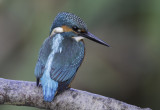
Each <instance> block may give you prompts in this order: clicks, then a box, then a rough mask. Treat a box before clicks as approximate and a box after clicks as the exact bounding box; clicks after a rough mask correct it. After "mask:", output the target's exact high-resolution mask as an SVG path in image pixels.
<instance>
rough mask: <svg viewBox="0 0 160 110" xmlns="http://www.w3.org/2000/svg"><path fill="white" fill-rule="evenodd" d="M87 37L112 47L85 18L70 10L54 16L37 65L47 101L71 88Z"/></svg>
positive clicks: (37, 72)
mask: <svg viewBox="0 0 160 110" xmlns="http://www.w3.org/2000/svg"><path fill="white" fill-rule="evenodd" d="M84 38H87V39H90V40H92V41H94V42H97V43H99V44H102V45H104V46H107V47H110V46H109V45H108V44H107V43H106V42H104V41H103V40H101V39H99V38H98V37H96V36H95V35H93V34H91V33H90V32H89V31H88V28H87V25H86V24H85V22H84V21H83V20H82V19H81V18H80V17H78V16H76V15H75V14H73V13H69V12H60V13H58V14H57V16H56V17H55V19H54V21H53V23H52V25H51V28H50V33H49V37H47V38H46V39H45V41H44V42H43V44H42V46H41V48H40V51H39V56H38V60H37V63H36V66H35V72H34V73H35V76H36V85H37V86H42V91H43V98H44V101H45V102H51V101H52V100H53V99H54V97H55V96H56V95H57V94H59V93H61V92H63V91H64V90H66V89H68V88H70V85H71V82H72V81H73V79H74V77H75V75H76V72H77V70H78V68H79V67H80V65H81V63H82V61H83V59H84V55H85V44H84V40H83V39H84Z"/></svg>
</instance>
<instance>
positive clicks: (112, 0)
mask: <svg viewBox="0 0 160 110" xmlns="http://www.w3.org/2000/svg"><path fill="white" fill-rule="evenodd" d="M61 11H67V12H72V13H75V14H76V15H78V16H80V17H81V18H82V19H83V20H84V21H85V22H86V23H87V25H88V28H89V31H90V32H91V33H93V34H95V35H96V36H97V37H99V38H101V39H103V40H104V41H106V42H107V43H108V44H110V45H111V46H112V48H107V47H104V46H102V45H99V44H97V43H94V42H92V41H89V40H87V39H86V40H85V44H86V56H85V59H84V62H83V64H82V66H81V67H80V69H79V71H78V73H77V76H76V78H75V80H74V81H73V83H72V87H73V88H76V89H81V90H85V91H89V92H93V93H96V94H101V95H104V96H107V97H112V98H115V99H118V100H121V101H124V102H127V103H129V104H133V105H137V106H140V107H150V108H152V109H153V110H158V108H160V85H159V84H160V58H159V57H160V44H159V43H160V0H95V1H93V0H79V1H77V0H63V1H62V0H61V1H60V0H59V1H58V0H0V77H2V78H8V79H15V80H27V81H35V76H34V68H35V64H36V61H37V57H38V51H39V49H40V46H41V45H42V43H43V41H44V39H45V38H46V37H48V35H49V30H50V26H51V23H52V21H53V19H54V17H55V16H56V15H57V13H58V12H61ZM21 109H23V110H36V108H31V107H17V106H8V105H0V110H21ZM37 110H38V109H37Z"/></svg>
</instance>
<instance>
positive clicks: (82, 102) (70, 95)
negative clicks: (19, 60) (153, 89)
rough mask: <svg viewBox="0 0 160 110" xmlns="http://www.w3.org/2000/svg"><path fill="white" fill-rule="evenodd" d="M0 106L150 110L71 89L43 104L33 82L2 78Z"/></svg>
mask: <svg viewBox="0 0 160 110" xmlns="http://www.w3.org/2000/svg"><path fill="white" fill-rule="evenodd" d="M0 104H10V105H18V106H31V107H36V108H44V109H54V110H151V109H149V108H144V109H142V108H139V107H136V106H134V105H129V104H126V103H124V102H121V101H118V100H115V99H112V98H108V97H104V96H101V95H97V94H93V93H89V92H85V91H81V90H76V89H72V88H71V89H68V90H66V91H64V92H63V93H61V94H59V95H57V96H56V97H55V99H54V101H53V102H51V103H49V102H44V101H43V94H42V88H41V87H36V84H35V82H29V81H16V80H8V79H3V78H0Z"/></svg>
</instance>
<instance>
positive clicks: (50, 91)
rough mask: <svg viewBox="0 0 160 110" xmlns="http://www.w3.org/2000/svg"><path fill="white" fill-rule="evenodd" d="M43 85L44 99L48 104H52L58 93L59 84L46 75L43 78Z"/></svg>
mask: <svg viewBox="0 0 160 110" xmlns="http://www.w3.org/2000/svg"><path fill="white" fill-rule="evenodd" d="M41 84H42V88H43V97H44V100H45V101H46V102H51V101H52V100H53V98H54V96H55V94H56V92H57V88H58V82H56V81H54V80H52V79H51V78H45V75H43V76H42V78H41Z"/></svg>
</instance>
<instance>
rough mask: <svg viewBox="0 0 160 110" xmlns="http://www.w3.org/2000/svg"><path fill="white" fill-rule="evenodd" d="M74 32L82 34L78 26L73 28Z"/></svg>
mask: <svg viewBox="0 0 160 110" xmlns="http://www.w3.org/2000/svg"><path fill="white" fill-rule="evenodd" d="M72 29H73V30H74V31H76V32H79V33H80V32H81V29H79V28H78V27H77V26H73V28H72Z"/></svg>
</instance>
